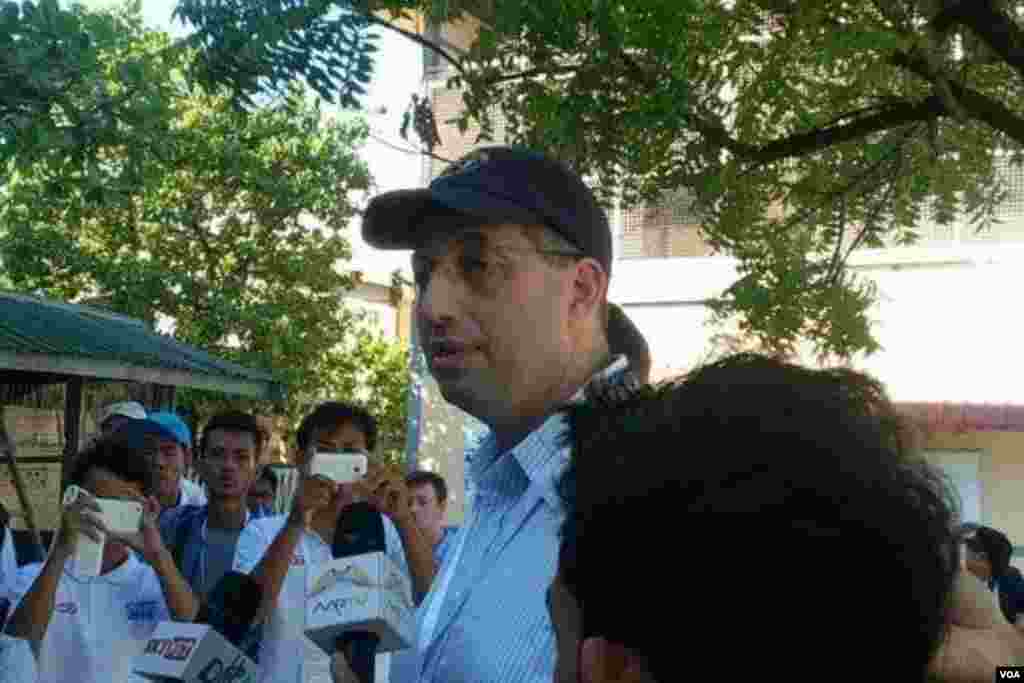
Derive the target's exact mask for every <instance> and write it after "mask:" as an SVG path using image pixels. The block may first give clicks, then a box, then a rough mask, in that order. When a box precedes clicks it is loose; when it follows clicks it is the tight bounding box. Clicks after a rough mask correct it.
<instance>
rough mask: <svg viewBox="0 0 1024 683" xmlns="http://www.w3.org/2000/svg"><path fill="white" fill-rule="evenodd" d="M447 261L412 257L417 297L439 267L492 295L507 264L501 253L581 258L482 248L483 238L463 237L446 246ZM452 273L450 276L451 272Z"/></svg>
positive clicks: (564, 252)
mask: <svg viewBox="0 0 1024 683" xmlns="http://www.w3.org/2000/svg"><path fill="white" fill-rule="evenodd" d="M448 244H449V245H450V249H449V250H448V253H454V255H453V256H452V257H451V258H443V257H442V256H439V255H432V254H429V253H424V252H417V253H415V254H413V257H412V272H413V282H414V285H415V289H416V295H417V296H420V295H422V294H423V292H425V291H426V289H427V286H428V285H429V284H430V278H431V277H432V276H433V274H434V272H435V271H436V270H437V269H438V267H439V266H440V267H441V268H442V269H443V270H444V271H445V272H446V273H447V274H448V275H449V276H454V277H456V278H457V279H458V280H459V281H461V282H465V283H467V284H468V285H469V286H470V287H472V288H473V289H474V290H476V291H478V292H492V291H494V289H495V288H496V287H497V285H498V284H500V282H501V281H502V280H503V279H504V277H505V275H506V274H507V272H508V270H509V268H510V267H511V264H510V263H509V262H508V260H506V259H502V258H501V256H500V255H501V254H502V253H506V252H511V253H517V252H518V253H532V254H540V255H546V256H562V257H565V258H572V259H580V258H583V252H581V251H579V250H578V249H537V248H536V247H522V246H516V245H508V244H491V245H488V244H486V240H485V239H484V238H483V236H480V237H475V236H467V237H465V238H460V239H457V240H454V241H452V242H449V243H448ZM453 271H454V272H453Z"/></svg>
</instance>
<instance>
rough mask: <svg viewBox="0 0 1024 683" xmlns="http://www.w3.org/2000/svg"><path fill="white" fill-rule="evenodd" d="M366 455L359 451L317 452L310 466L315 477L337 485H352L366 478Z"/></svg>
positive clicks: (310, 470) (310, 471)
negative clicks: (328, 480)
mask: <svg viewBox="0 0 1024 683" xmlns="http://www.w3.org/2000/svg"><path fill="white" fill-rule="evenodd" d="M366 466H367V460H366V454H365V453H360V452H359V451H342V452H333V453H332V452H328V451H317V452H316V453H315V454H314V455H313V461H312V462H311V463H310V466H309V473H310V474H311V475H312V476H314V477H324V478H326V479H330V480H331V481H333V482H334V483H336V484H351V483H352V482H354V481H359V480H360V479H362V478H363V477H365V476H366Z"/></svg>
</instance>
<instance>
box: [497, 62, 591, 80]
mask: <svg viewBox="0 0 1024 683" xmlns="http://www.w3.org/2000/svg"><path fill="white" fill-rule="evenodd" d="M579 68H580V67H579V65H575V66H552V67H548V68H545V67H537V68H536V69H527V70H526V71H520V72H519V73H514V74H505V75H502V76H498V77H496V78H492V79H490V80H488V81H487V84H488V85H497V84H498V83H507V82H508V81H518V80H524V79H527V78H534V77H536V76H554V75H556V74H570V73H573V72H575V71H578V70H579Z"/></svg>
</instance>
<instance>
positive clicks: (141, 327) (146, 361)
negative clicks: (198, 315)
mask: <svg viewBox="0 0 1024 683" xmlns="http://www.w3.org/2000/svg"><path fill="white" fill-rule="evenodd" d="M0 368H3V369H8V370H19V371H30V372H52V373H55V374H68V375H85V376H93V377H101V378H102V377H109V378H110V379H135V378H140V379H142V381H153V382H154V383H158V384H168V385H175V386H196V387H202V388H208V389H219V390H221V391H225V392H227V393H234V394H245V395H249V396H255V397H261V398H271V399H273V398H279V397H280V396H281V395H282V393H283V387H282V386H281V385H280V384H279V383H278V382H277V381H276V380H275V378H274V377H273V375H271V374H270V373H268V372H265V371H262V370H252V369H249V368H246V367H243V366H241V365H238V364H236V363H231V362H228V361H225V360H222V359H220V358H216V357H214V356H212V355H210V354H208V353H206V352H204V351H201V350H199V349H197V348H193V347H191V346H187V345H185V344H182V343H179V342H177V341H175V340H174V339H172V338H171V337H168V336H165V335H162V334H158V333H156V332H154V331H152V330H150V329H149V328H148V327H147V326H146V325H145V324H144V323H142V322H141V321H139V320H135V319H133V318H128V317H125V316H122V315H118V314H116V313H111V312H108V311H104V310H102V309H99V308H94V307H91V306H80V305H75V304H66V303H62V302H59V301H52V300H49V299H43V298H40V297H33V296H26V295H23V294H14V293H9V292H0ZM147 370H148V371H151V372H147ZM146 377H149V379H144V378H146Z"/></svg>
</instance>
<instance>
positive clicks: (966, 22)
mask: <svg viewBox="0 0 1024 683" xmlns="http://www.w3.org/2000/svg"><path fill="white" fill-rule="evenodd" d="M954 23H958V24H962V25H963V26H965V27H967V28H969V29H971V31H973V32H974V33H975V34H976V35H977V36H978V37H979V38H981V39H982V40H983V41H984V42H985V44H986V45H988V46H989V48H990V49H991V50H992V51H993V52H995V53H996V54H997V55H999V56H1000V57H1002V59H1003V61H1005V62H1006V63H1007V64H1009V65H1010V66H1011V67H1013V69H1014V70H1015V71H1016V72H1017V73H1018V74H1019V75H1020V76H1021V77H1024V31H1021V28H1020V27H1019V26H1018V25H1017V24H1016V22H1014V21H1013V19H1011V18H1010V17H1009V16H1007V15H1006V13H1005V12H1003V11H1001V10H1000V9H999V8H998V7H997V6H996V3H995V2H994V0H959V2H951V3H950V4H949V5H948V6H947V7H946V8H945V9H944V10H943V11H942V12H940V13H939V14H938V15H937V16H936V17H935V18H934V19H933V20H932V27H933V28H934V29H935V30H937V31H939V30H948V29H949V27H950V26H951V25H952V24H954Z"/></svg>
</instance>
